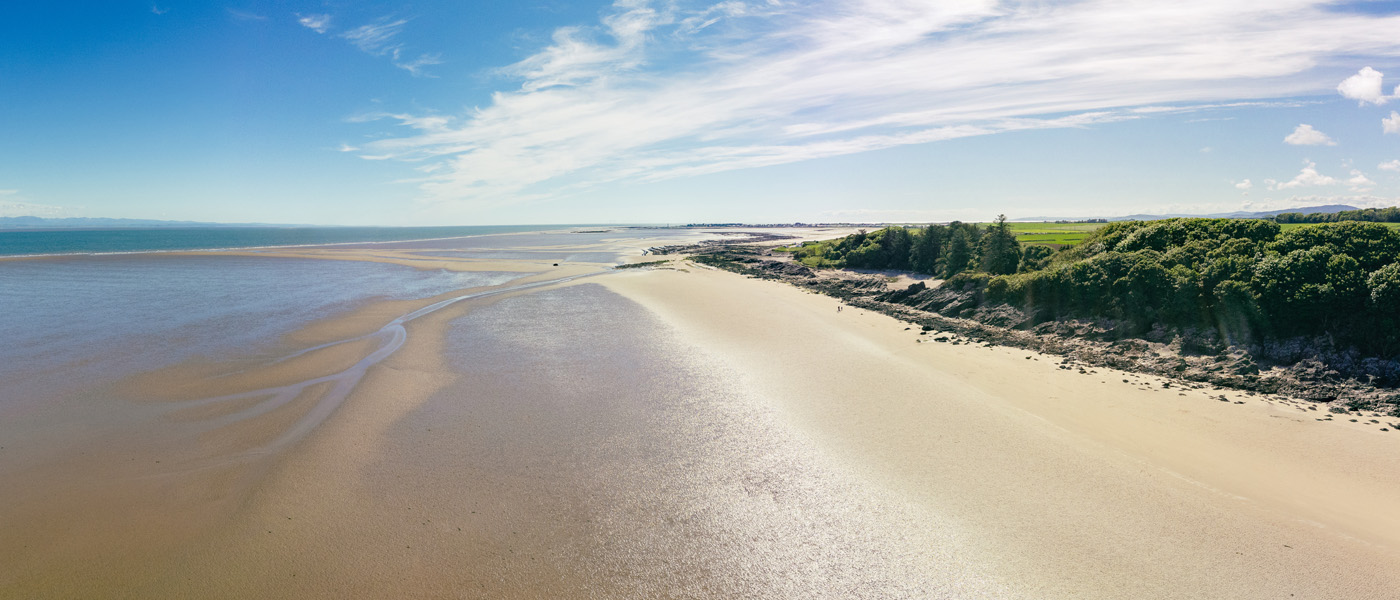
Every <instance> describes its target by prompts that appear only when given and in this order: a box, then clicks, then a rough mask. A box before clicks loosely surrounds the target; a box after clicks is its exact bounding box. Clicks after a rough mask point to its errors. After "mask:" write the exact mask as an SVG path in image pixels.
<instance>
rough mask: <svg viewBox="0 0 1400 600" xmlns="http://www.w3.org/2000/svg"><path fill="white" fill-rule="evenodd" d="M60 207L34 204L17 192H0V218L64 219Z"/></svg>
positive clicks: (63, 211)
mask: <svg viewBox="0 0 1400 600" xmlns="http://www.w3.org/2000/svg"><path fill="white" fill-rule="evenodd" d="M66 216H68V211H67V210H65V209H64V208H63V207H61V206H50V205H48V204H35V203H33V202H29V201H27V200H25V199H24V198H21V197H19V190H0V217H47V218H55V217H66Z"/></svg>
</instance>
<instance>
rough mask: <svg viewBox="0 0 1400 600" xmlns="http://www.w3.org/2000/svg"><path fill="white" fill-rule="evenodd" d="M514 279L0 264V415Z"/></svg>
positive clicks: (150, 263)
mask: <svg viewBox="0 0 1400 600" xmlns="http://www.w3.org/2000/svg"><path fill="white" fill-rule="evenodd" d="M517 277H520V275H519V274H515V273H491V272H467V273H459V272H448V271H420V270H415V269H412V268H408V267H402V266H398V265H386V264H380V263H366V262H349V261H328V260H299V259H281V258H244V257H227V256H210V257H189V256H160V255H130V256H110V257H80V258H72V259H62V260H25V261H10V262H0V339H3V340H6V343H5V344H3V345H0V382H4V386H3V388H0V409H3V408H4V406H5V405H6V404H7V403H9V402H12V401H15V400H17V399H18V397H19V396H20V395H21V393H23V394H24V395H25V396H26V397H31V398H32V397H34V395H35V394H38V393H41V392H42V394H45V395H54V394H59V393H62V392H64V391H67V390H72V389H74V388H77V387H84V386H90V385H94V384H97V383H100V382H101V381H104V380H112V379H115V378H119V377H121V376H124V375H129V374H132V373H136V372H139V371H143V370H150V369H155V368H158V367H161V366H166V365H169V364H173V363H175V362H180V361H185V360H190V359H199V358H202V359H219V358H226V357H229V356H231V355H248V354H252V353H256V352H259V351H265V350H267V349H269V348H271V347H273V346H274V345H276V343H277V341H278V339H279V337H280V336H281V335H283V334H286V333H288V332H291V331H293V330H295V329H297V328H299V327H301V326H304V325H306V324H307V323H310V322H312V321H315V320H318V319H323V318H326V317H328V316H331V315H334V314H337V313H341V312H345V311H348V310H350V309H351V308H353V307H355V306H359V305H362V304H364V303H366V302H370V301H373V300H376V299H409V298H422V297H429V296H435V295H438V294H442V293H445V292H448V291H451V290H456V289H462V288H469V287H478V286H486V285H496V284H500V283H505V282H507V281H510V280H512V279H515V278H517Z"/></svg>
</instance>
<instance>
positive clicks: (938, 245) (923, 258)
mask: <svg viewBox="0 0 1400 600" xmlns="http://www.w3.org/2000/svg"><path fill="white" fill-rule="evenodd" d="M789 251H791V252H792V256H793V259H795V260H798V261H801V262H802V263H804V264H806V265H808V266H812V267H853V268H857V269H892V270H899V271H914V272H917V273H925V274H929V275H946V276H950V277H951V276H953V275H957V274H958V273H961V272H963V271H966V270H969V269H973V270H980V271H985V272H988V273H996V274H1010V273H1015V272H1016V270H1017V268H1018V267H1019V266H1020V264H1021V245H1020V243H1019V242H1017V241H1016V236H1015V234H1014V233H1013V232H1012V230H1011V224H1010V223H1007V222H1006V218H1005V217H998V219H997V222H995V223H992V224H991V225H988V226H987V227H985V228H982V227H978V226H977V225H976V224H975V223H961V222H958V221H954V222H952V223H949V224H947V225H928V226H926V227H920V228H909V227H897V226H896V227H886V228H884V229H880V230H877V231H873V232H869V233H867V232H866V231H864V230H861V231H860V232H859V233H855V234H853V235H848V236H846V237H844V238H840V239H836V240H827V241H824V242H809V243H806V244H803V245H802V246H800V247H797V248H791V249H789ZM1045 252H1048V249H1043V250H1042V251H1039V252H1038V253H1037V254H1036V256H1037V257H1042V256H1044V255H1045V254H1044V253H1045Z"/></svg>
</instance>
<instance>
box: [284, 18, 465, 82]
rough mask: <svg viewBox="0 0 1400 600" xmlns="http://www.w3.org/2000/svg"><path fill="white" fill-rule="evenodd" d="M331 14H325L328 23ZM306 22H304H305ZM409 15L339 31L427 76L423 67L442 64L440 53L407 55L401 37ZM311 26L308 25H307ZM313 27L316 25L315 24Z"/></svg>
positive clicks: (368, 50) (357, 44)
mask: <svg viewBox="0 0 1400 600" xmlns="http://www.w3.org/2000/svg"><path fill="white" fill-rule="evenodd" d="M329 21H330V17H329V16H326V22H327V24H329ZM302 24H303V25H305V23H302ZM407 24H408V20H407V19H393V18H390V17H384V18H381V19H379V20H377V21H375V22H373V23H368V24H365V25H361V26H359V27H356V28H354V29H351V30H349V31H346V32H344V33H342V34H340V37H342V38H345V39H346V40H348V41H349V42H350V43H351V44H353V45H354V46H355V47H356V48H359V49H360V50H361V51H363V52H365V53H366V54H370V55H372V56H385V57H388V58H389V61H390V62H392V63H393V64H394V66H396V67H398V68H400V69H403V70H405V71H408V72H409V73H412V74H413V75H415V76H428V75H427V72H426V71H424V68H426V67H430V66H432V65H440V64H442V55H441V54H426V53H425V54H419V55H418V57H417V58H407V53H406V52H405V50H404V44H403V43H402V42H400V41H399V39H398V38H399V34H401V33H403V29H404V26H405V25H407ZM308 27H309V26H308ZM313 29H314V28H313Z"/></svg>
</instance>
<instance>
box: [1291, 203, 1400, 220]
mask: <svg viewBox="0 0 1400 600" xmlns="http://www.w3.org/2000/svg"><path fill="white" fill-rule="evenodd" d="M1274 221H1275V222H1277V223H1340V222H1342V221H1367V222H1371V223H1400V208H1397V207H1394V206H1392V207H1389V208H1363V209H1361V210H1344V211H1341V212H1335V213H1308V214H1303V213H1283V214H1280V215H1276V216H1275V217H1274Z"/></svg>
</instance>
